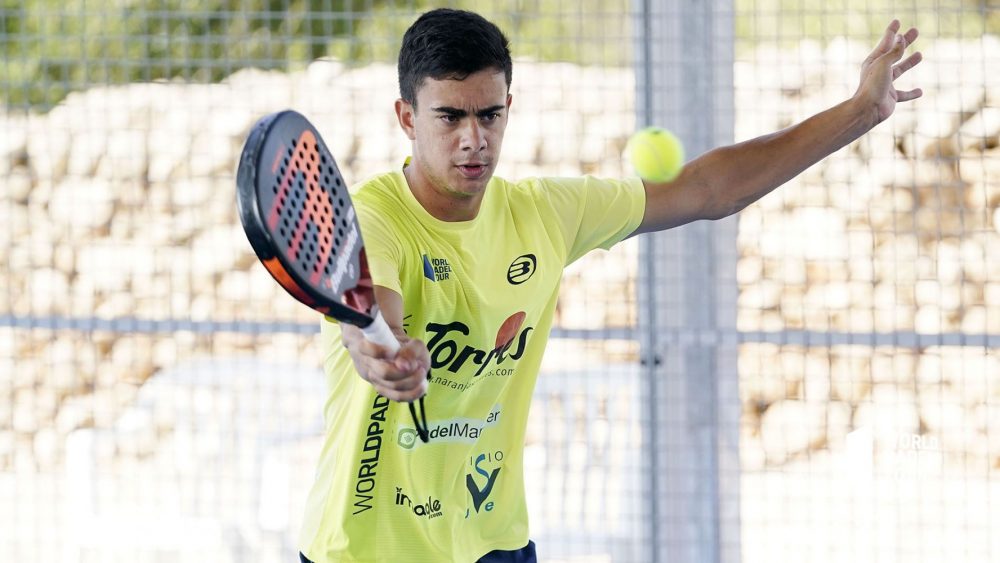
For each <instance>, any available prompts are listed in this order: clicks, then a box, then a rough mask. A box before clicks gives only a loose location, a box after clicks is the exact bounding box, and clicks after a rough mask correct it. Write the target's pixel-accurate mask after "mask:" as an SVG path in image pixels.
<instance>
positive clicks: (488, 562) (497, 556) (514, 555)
mask: <svg viewBox="0 0 1000 563" xmlns="http://www.w3.org/2000/svg"><path fill="white" fill-rule="evenodd" d="M299 561H301V562H302V563H312V561H310V560H308V559H306V556H305V555H302V554H301V553H300V554H299ZM476 563H538V558H537V557H536V556H535V542H533V541H528V545H526V546H524V547H522V548H521V549H517V550H514V551H500V550H494V551H491V552H489V553H487V554H486V555H484V556H483V557H482V559H480V560H479V561H477V562H476Z"/></svg>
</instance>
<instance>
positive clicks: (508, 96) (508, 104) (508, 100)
mask: <svg viewBox="0 0 1000 563" xmlns="http://www.w3.org/2000/svg"><path fill="white" fill-rule="evenodd" d="M513 101H514V96H512V95H511V94H510V92H508V93H507V113H508V115H510V103H511V102H513Z"/></svg>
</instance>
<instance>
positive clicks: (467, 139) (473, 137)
mask: <svg viewBox="0 0 1000 563" xmlns="http://www.w3.org/2000/svg"><path fill="white" fill-rule="evenodd" d="M467 123H468V125H466V126H465V127H464V128H463V129H462V137H461V139H460V143H461V147H460V148H461V149H462V150H463V151H471V152H479V151H481V150H483V149H485V148H486V131H485V130H484V129H483V127H482V125H480V123H479V121H478V120H476V119H470V120H468V122H467Z"/></svg>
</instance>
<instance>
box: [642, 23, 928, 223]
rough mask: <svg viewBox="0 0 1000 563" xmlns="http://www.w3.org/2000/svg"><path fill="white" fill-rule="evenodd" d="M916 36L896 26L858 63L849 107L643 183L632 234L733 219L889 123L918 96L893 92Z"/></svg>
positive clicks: (913, 59)
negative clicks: (641, 211) (640, 212)
mask: <svg viewBox="0 0 1000 563" xmlns="http://www.w3.org/2000/svg"><path fill="white" fill-rule="evenodd" d="M917 35H918V32H917V30H916V29H914V28H911V29H910V30H909V31H907V32H906V33H904V34H900V33H899V21H896V20H893V22H892V23H890V24H889V27H888V28H886V31H885V35H884V36H883V37H882V40H881V41H880V42H879V44H878V45H877V46H876V47H875V50H873V51H872V53H871V54H870V55H869V56H868V58H867V59H865V61H864V63H862V65H861V81H860V84H859V86H858V89H857V91H856V92H855V93H854V95H853V96H852V97H851V98H850V99H848V100H847V101H844V102H842V103H840V104H838V105H836V106H834V107H832V108H830V109H828V110H826V111H823V112H821V113H818V114H816V115H814V116H812V117H810V118H809V119H806V120H805V121H803V122H801V123H798V124H797V125H793V126H792V127H789V128H787V129H783V130H781V131H778V132H776V133H771V134H769V135H764V136H762V137H757V138H756V139H751V140H749V141H745V142H742V143H738V144H736V145H732V146H727V147H721V148H717V149H714V150H711V151H709V152H707V153H705V154H704V155H702V156H700V157H698V158H696V159H694V160H693V161H691V162H689V163H688V164H687V165H686V166H685V167H684V169H683V170H682V171H681V174H680V175H679V176H678V177H677V178H676V179H674V180H673V181H672V182H669V183H663V184H655V183H650V182H646V183H645V188H646V211H645V215H644V216H643V220H642V223H641V224H640V225H639V228H638V229H636V231H635V233H633V234H639V233H644V232H651V231H660V230H664V229H670V228H672V227H677V226H680V225H683V224H686V223H690V222H691V221H697V220H699V219H721V218H723V217H727V216H729V215H732V214H733V213H736V212H738V211H740V210H742V209H743V208H745V207H746V206H748V205H750V204H751V203H753V202H755V201H757V200H758V199H760V198H762V197H764V196H765V195H767V194H768V193H770V192H771V191H772V190H774V189H775V188H777V187H778V186H780V185H782V184H784V183H785V182H787V181H788V180H790V179H792V178H794V177H795V176H797V175H798V174H800V173H801V172H802V171H803V170H805V169H806V168H808V167H810V166H812V165H813V164H815V163H816V162H818V161H820V160H822V159H823V158H825V157H826V156H828V155H830V154H831V153H833V152H835V151H837V150H838V149H840V148H841V147H843V146H845V145H847V144H848V143H850V142H852V141H854V140H855V139H857V138H858V137H860V136H862V135H864V134H865V133H867V132H868V131H869V130H870V129H871V128H872V127H875V126H876V125H878V124H879V123H881V122H882V121H884V120H885V119H887V118H888V117H889V116H890V115H892V113H893V111H894V110H895V108H896V103H898V102H906V101H909V100H913V99H916V98H919V97H920V96H921V94H922V92H921V91H920V89H919V88H917V89H913V90H907V91H902V90H897V89H896V88H895V85H894V81H895V80H896V78H899V76H900V75H902V74H903V73H904V72H906V71H907V70H909V69H911V68H913V67H914V66H916V65H917V63H919V62H920V60H921V54H920V53H919V52H916V53H913V54H912V55H910V56H909V57H907V58H906V59H905V60H901V59H902V57H903V53H904V52H905V50H906V48H907V47H908V46H909V45H910V44H912V43H913V42H914V41H915V40H916V38H917Z"/></svg>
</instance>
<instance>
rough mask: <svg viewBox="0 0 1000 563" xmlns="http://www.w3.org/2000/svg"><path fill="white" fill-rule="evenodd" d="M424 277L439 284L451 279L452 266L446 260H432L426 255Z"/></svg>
mask: <svg viewBox="0 0 1000 563" xmlns="http://www.w3.org/2000/svg"><path fill="white" fill-rule="evenodd" d="M424 277H425V278H427V279H429V280H431V281H432V282H439V281H444V280H446V279H449V278H450V277H451V264H449V263H448V260H447V259H446V258H430V257H428V256H427V255H426V254H424Z"/></svg>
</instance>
